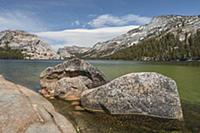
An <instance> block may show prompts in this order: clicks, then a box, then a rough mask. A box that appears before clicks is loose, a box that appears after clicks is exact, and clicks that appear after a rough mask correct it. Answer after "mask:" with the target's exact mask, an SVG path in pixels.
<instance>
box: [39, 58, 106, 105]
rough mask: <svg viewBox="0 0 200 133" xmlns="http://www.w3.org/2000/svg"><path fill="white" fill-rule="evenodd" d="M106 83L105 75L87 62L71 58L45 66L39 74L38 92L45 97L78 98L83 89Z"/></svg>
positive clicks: (69, 99)
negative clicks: (39, 87) (39, 88)
mask: <svg viewBox="0 0 200 133" xmlns="http://www.w3.org/2000/svg"><path fill="white" fill-rule="evenodd" d="M105 83H107V80H106V78H105V75H104V74H103V73H102V72H101V71H99V70H98V69H97V68H96V67H94V66H92V65H91V64H89V63H88V62H86V61H84V60H81V59H78V58H73V59H68V60H67V61H65V62H63V63H61V64H58V65H56V66H54V67H48V68H46V69H45V70H44V71H43V72H42V73H41V74H40V85H41V90H40V93H41V94H42V95H44V96H45V97H58V98H61V99H64V100H68V101H71V100H79V99H80V95H81V93H82V92H83V91H85V90H88V89H91V88H94V87H98V86H101V85H103V84H105Z"/></svg>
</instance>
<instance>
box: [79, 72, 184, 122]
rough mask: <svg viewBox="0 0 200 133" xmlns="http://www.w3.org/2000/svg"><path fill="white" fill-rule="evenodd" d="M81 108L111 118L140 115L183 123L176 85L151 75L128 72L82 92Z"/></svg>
mask: <svg viewBox="0 0 200 133" xmlns="http://www.w3.org/2000/svg"><path fill="white" fill-rule="evenodd" d="M81 105H82V106H83V107H84V108H85V109H86V110H89V111H94V112H96V111H101V112H106V113H108V114H111V115H144V116H150V117H157V118H163V119H175V120H178V121H183V114H182V108H181V103H180V98H179V94H178V90H177V86H176V82H175V81H174V80H172V79H170V78H168V77H166V76H163V75H161V74H158V73H153V72H143V73H130V74H127V75H124V76H121V77H119V78H117V79H114V80H113V81H111V82H109V83H107V84H105V85H102V86H100V87H97V88H94V89H90V90H86V91H84V92H83V93H82V96H81Z"/></svg>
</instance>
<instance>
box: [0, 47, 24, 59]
mask: <svg viewBox="0 0 200 133" xmlns="http://www.w3.org/2000/svg"><path fill="white" fill-rule="evenodd" d="M0 59H24V55H23V54H22V52H21V51H20V50H18V49H11V48H10V47H9V46H8V45H6V46H5V47H4V48H1V47H0Z"/></svg>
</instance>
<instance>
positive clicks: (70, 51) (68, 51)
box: [57, 46, 89, 58]
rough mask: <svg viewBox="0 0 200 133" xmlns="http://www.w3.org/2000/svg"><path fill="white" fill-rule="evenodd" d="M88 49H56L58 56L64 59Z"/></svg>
mask: <svg viewBox="0 0 200 133" xmlns="http://www.w3.org/2000/svg"><path fill="white" fill-rule="evenodd" d="M88 50H89V48H87V47H79V46H65V47H63V48H59V49H58V52H57V53H58V54H59V55H61V56H62V57H64V58H68V57H72V56H76V55H79V54H82V53H85V52H86V51H88Z"/></svg>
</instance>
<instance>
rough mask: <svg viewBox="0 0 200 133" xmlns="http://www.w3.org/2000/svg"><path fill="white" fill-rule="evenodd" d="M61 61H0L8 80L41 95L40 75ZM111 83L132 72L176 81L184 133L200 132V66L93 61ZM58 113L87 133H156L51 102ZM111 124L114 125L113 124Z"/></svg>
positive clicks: (190, 64) (199, 64)
mask: <svg viewBox="0 0 200 133" xmlns="http://www.w3.org/2000/svg"><path fill="white" fill-rule="evenodd" d="M60 62H61V61H25V60H0V74H3V75H4V76H5V77H6V78H7V79H9V80H11V81H13V82H15V83H19V84H22V85H24V86H27V87H28V88H30V89H32V90H34V91H38V89H39V74H40V73H41V71H42V70H44V69H45V68H46V67H48V66H54V65H56V64H58V63H60ZM89 62H90V63H91V64H93V65H94V66H96V67H98V68H99V69H100V70H101V71H102V72H104V73H105V75H106V76H107V78H108V79H109V80H111V79H114V78H116V77H119V76H121V75H124V74H127V73H130V72H159V73H161V74H164V75H167V76H169V77H171V78H173V79H174V80H175V81H176V82H177V85H178V90H179V93H180V96H181V101H182V106H183V113H184V118H185V123H186V125H185V127H184V129H183V130H182V131H183V132H184V133H187V132H189V133H190V132H191V133H193V132H194V133H199V132H200V63H198V62H196V63H144V62H133V61H104V60H103V61H102V60H90V61H89ZM52 103H53V104H54V106H55V107H56V109H57V110H58V111H59V112H60V113H62V114H63V115H65V116H66V117H68V118H69V119H70V120H72V122H73V123H74V125H75V126H76V127H77V129H79V130H80V132H84V133H95V132H97V133H107V132H110V133H139V132H142V133H143V132H153V131H152V130H146V129H141V128H136V127H130V126H119V125H116V123H117V122H116V121H115V122H114V123H113V121H112V120H111V118H109V117H103V116H101V115H99V114H93V113H89V112H77V111H75V110H74V109H73V108H71V107H70V105H69V103H67V102H63V101H59V100H55V101H52ZM110 121H111V122H110Z"/></svg>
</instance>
